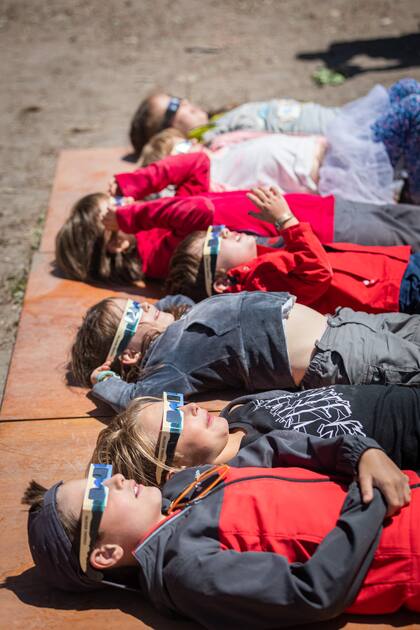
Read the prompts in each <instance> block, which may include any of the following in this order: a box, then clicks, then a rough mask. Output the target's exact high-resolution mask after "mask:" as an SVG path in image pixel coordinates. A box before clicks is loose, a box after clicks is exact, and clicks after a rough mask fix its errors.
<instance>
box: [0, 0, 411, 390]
mask: <svg viewBox="0 0 420 630" xmlns="http://www.w3.org/2000/svg"><path fill="white" fill-rule="evenodd" d="M419 29H420V4H419V3H418V1H417V0H399V1H398V2H395V1H394V0H316V1H314V0H223V1H222V0H207V2H203V1H201V0H171V1H169V0H108V1H106V0H105V1H104V0H54V1H52V0H1V2H0V74H1V76H2V88H1V114H0V139H1V146H0V155H1V164H2V167H1V172H0V199H1V205H0V244H1V251H2V257H1V270H0V279H1V290H0V391H1V388H2V384H3V382H4V379H5V377H6V374H7V367H8V363H9V358H10V353H11V350H12V346H13V341H14V337H15V332H16V328H17V323H18V319H19V312H20V307H21V302H22V298H23V295H24V289H25V282H26V274H27V271H28V268H29V266H30V261H31V256H32V253H33V251H34V250H35V249H36V248H37V245H38V242H39V236H40V233H41V230H42V221H43V216H44V212H45V210H46V207H47V203H48V197H49V193H50V188H51V184H52V180H53V176H54V168H55V164H56V159H57V155H58V153H59V151H60V149H63V148H69V147H78V148H83V147H100V146H113V145H119V146H121V145H124V144H125V143H127V127H128V122H129V119H130V117H131V115H132V113H133V111H134V109H135V108H136V106H137V104H138V102H139V101H140V99H142V98H143V97H144V96H145V95H146V94H147V92H149V91H150V90H151V89H152V88H154V87H155V86H156V85H160V86H161V87H164V88H165V89H166V90H169V91H170V92H172V93H174V94H177V95H180V96H182V95H185V96H187V97H189V98H191V99H195V100H196V101H198V102H200V103H201V104H202V105H204V106H206V107H215V106H218V105H223V104H224V103H229V102H232V101H236V102H238V101H245V100H251V99H253V100H257V99H263V98H267V97H275V96H293V97H296V98H299V99H302V100H304V99H307V100H309V99H312V100H316V101H318V102H321V103H323V104H326V105H328V104H330V105H339V104H342V103H345V102H347V101H349V100H351V99H353V98H356V97H358V96H360V95H363V94H364V93H366V92H367V90H369V89H370V88H371V87H372V86H373V85H374V84H375V83H377V82H381V83H383V84H385V85H390V84H391V83H392V82H393V81H395V80H397V79H399V78H401V77H403V76H408V75H409V76H413V77H415V78H417V79H418V80H420V37H419ZM322 67H328V68H331V69H338V70H341V71H342V72H343V73H344V75H345V76H346V77H347V78H346V81H345V82H344V83H343V84H342V85H340V86H325V87H317V86H316V85H315V84H314V82H313V80H312V79H311V75H312V74H313V72H314V71H315V70H316V69H318V68H322ZM28 378H29V375H28Z"/></svg>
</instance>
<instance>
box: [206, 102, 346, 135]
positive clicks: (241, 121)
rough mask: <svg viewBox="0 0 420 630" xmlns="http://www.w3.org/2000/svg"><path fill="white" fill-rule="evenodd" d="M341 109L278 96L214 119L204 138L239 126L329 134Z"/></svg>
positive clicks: (258, 129)
mask: <svg viewBox="0 0 420 630" xmlns="http://www.w3.org/2000/svg"><path fill="white" fill-rule="evenodd" d="M338 112H339V108H337V107H324V106H323V105H318V103H300V102H299V101H295V100H293V99H274V100H272V101H259V102H255V103H245V104H244V105H240V106H239V107H235V109H232V110H231V111H230V112H227V113H226V114H224V115H223V116H221V117H220V118H217V120H215V121H214V127H212V128H211V129H210V130H209V131H207V132H206V133H205V134H204V141H205V142H211V141H212V140H213V139H214V138H215V137H216V136H218V135H220V134H221V133H226V132H228V131H236V130H238V129H252V130H255V131H270V132H275V133H279V132H281V133H309V134H325V131H326V128H327V126H328V124H329V123H330V122H331V121H332V120H334V118H335V116H336V115H337V113H338Z"/></svg>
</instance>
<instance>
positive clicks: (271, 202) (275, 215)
mask: <svg viewBox="0 0 420 630" xmlns="http://www.w3.org/2000/svg"><path fill="white" fill-rule="evenodd" d="M247 197H248V199H250V201H252V203H253V204H255V205H256V206H257V208H259V210H260V212H251V211H250V212H248V214H249V215H251V216H252V217H256V218H257V219H260V220H261V221H266V222H267V223H272V224H273V225H274V224H275V223H276V222H279V223H280V224H281V223H282V221H284V222H285V224H286V223H287V225H288V226H290V225H295V224H296V223H298V221H297V219H296V218H295V217H294V215H293V213H292V211H291V210H290V208H289V205H288V203H287V201H286V199H285V198H284V197H283V195H282V194H281V192H280V191H279V189H278V188H275V187H274V186H271V187H270V188H264V187H262V186H260V187H258V188H253V189H252V190H251V192H249V193H247Z"/></svg>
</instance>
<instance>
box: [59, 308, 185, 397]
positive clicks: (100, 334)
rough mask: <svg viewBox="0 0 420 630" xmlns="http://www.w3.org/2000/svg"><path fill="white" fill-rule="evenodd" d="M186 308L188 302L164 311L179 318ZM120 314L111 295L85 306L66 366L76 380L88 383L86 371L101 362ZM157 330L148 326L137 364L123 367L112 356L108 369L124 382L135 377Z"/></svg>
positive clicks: (88, 385)
mask: <svg viewBox="0 0 420 630" xmlns="http://www.w3.org/2000/svg"><path fill="white" fill-rule="evenodd" d="M188 308H189V306H188V305H181V306H178V307H174V308H172V309H168V312H171V313H172V315H173V316H174V318H175V319H179V318H180V317H181V316H182V315H183V314H184V313H185V312H186V310H187V309H188ZM122 314H123V311H122V310H121V309H120V308H119V306H118V305H117V304H116V302H115V298H106V299H104V300H101V301H100V302H98V303H97V304H94V305H93V306H91V307H90V308H89V309H88V310H87V312H86V315H85V316H84V318H83V322H82V325H81V326H80V328H79V329H78V331H77V334H76V338H75V340H74V343H73V346H72V348H71V361H70V369H71V372H72V373H73V375H74V377H75V379H76V382H77V383H78V384H80V385H85V386H86V387H90V386H91V381H90V375H91V373H92V372H93V370H94V369H96V368H97V367H99V366H100V365H102V363H104V362H105V360H106V358H107V356H108V352H109V349H110V347H111V344H112V341H113V339H114V336H115V333H116V331H117V328H118V325H119V323H120V321H121V317H122ZM159 334H160V333H159V331H157V330H151V331H150V332H148V333H146V334H145V335H144V337H143V340H142V345H141V348H140V359H139V363H138V364H137V365H134V366H130V367H129V369H128V370H125V369H124V366H123V365H122V364H121V362H120V361H119V360H118V357H116V358H115V359H114V361H113V363H112V365H111V369H112V370H113V371H114V372H116V373H117V374H120V376H121V377H122V378H123V379H124V380H126V381H128V382H132V381H137V380H138V379H139V378H140V377H141V374H142V373H144V370H142V362H143V359H144V355H145V353H146V351H147V349H148V348H149V346H150V344H151V343H152V342H153V341H154V340H155V339H156V337H158V336H159Z"/></svg>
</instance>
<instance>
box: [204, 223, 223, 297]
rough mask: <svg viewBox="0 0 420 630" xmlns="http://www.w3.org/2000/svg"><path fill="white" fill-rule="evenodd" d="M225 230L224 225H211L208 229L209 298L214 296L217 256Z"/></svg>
mask: <svg viewBox="0 0 420 630" xmlns="http://www.w3.org/2000/svg"><path fill="white" fill-rule="evenodd" d="M224 229H225V226H224V225H210V227H209V228H208V229H207V234H206V238H205V239H204V245H203V265H204V281H205V285H206V293H207V295H208V296H209V297H210V296H211V295H212V294H213V278H214V277H215V275H216V263H217V254H218V253H219V251H220V234H221V232H223V230H224Z"/></svg>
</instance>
